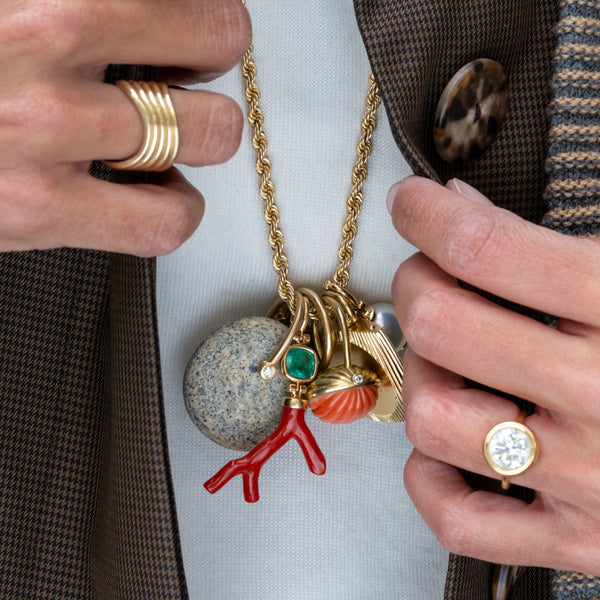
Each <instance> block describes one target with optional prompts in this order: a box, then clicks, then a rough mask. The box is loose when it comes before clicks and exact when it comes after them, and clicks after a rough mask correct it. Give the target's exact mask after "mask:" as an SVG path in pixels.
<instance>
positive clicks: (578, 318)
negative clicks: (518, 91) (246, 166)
mask: <svg viewBox="0 0 600 600" xmlns="http://www.w3.org/2000/svg"><path fill="white" fill-rule="evenodd" d="M389 206H390V207H391V208H390V212H391V214H392V219H393V222H394V225H395V227H396V229H397V230H398V232H399V233H400V234H401V235H402V236H403V237H404V238H406V239H407V240H408V241H409V242H411V243H412V244H413V245H415V246H416V247H417V248H418V249H419V250H420V251H421V252H419V253H417V254H416V255H414V256H413V257H411V258H410V259H409V260H407V261H406V262H405V263H404V264H402V265H401V266H400V268H399V269H398V271H397V274H396V277H395V279H394V282H393V295H394V304H395V308H396V311H397V315H398V319H399V321H400V324H401V326H402V328H403V331H404V333H405V335H406V338H407V340H408V343H409V347H410V350H409V351H408V353H407V356H406V365H405V382H404V385H405V388H404V398H405V402H406V414H407V417H406V433H407V436H408V437H409V439H410V441H411V442H412V443H413V444H414V446H415V450H414V452H413V454H412V455H411V457H410V459H409V461H408V463H407V465H406V468H405V473H404V479H405V484H406V488H407V490H408V492H409V494H410V496H411V498H412V500H413V501H414V503H415V505H416V507H417V509H418V510H419V512H420V513H421V515H422V516H423V518H424V519H425V521H426V522H427V523H428V525H429V526H430V527H431V529H432V530H433V532H434V533H435V534H436V536H437V537H438V539H439V540H440V542H441V543H442V545H443V546H444V547H446V548H447V549H448V550H450V551H451V552H454V553H456V554H460V555H464V556H472V557H476V558H480V559H484V560H488V561H491V562H496V563H507V564H519V565H531V566H544V567H550V568H558V569H567V570H575V571H582V572H586V573H594V574H600V546H599V545H598V540H599V539H600V461H598V456H600V436H599V435H598V431H600V402H599V401H598V398H599V395H600V377H599V376H598V373H599V371H598V365H599V364H600V312H599V311H598V306H599V302H600V284H599V283H598V282H599V281H600V246H599V245H598V244H597V243H596V241H595V240H592V239H582V238H570V237H568V236H564V235H562V234H559V233H556V232H553V231H550V230H548V229H545V228H542V227H539V226H537V225H533V224H531V223H528V222H526V221H523V220H522V219H520V218H519V217H517V216H515V215H514V214H512V213H510V212H508V211H505V210H502V209H499V208H496V207H495V206H493V205H492V203H491V202H489V201H488V200H487V199H486V198H484V197H483V196H482V195H481V194H480V193H479V192H477V191H476V190H474V189H473V188H471V187H470V186H468V185H467V184H465V183H463V182H460V181H456V180H453V181H451V182H450V183H449V184H448V186H447V187H442V186H440V185H438V184H436V183H434V182H432V181H429V180H426V179H422V178H419V177H409V178H408V179H406V180H405V181H404V182H402V183H400V184H398V185H396V186H394V188H392V190H391V191H390V197H389ZM457 279H460V280H463V281H466V282H468V283H470V284H472V285H474V286H476V287H477V288H479V289H483V290H487V291H488V292H491V293H493V294H496V295H499V296H502V297H504V298H506V299H508V300H511V301H514V302H517V303H519V304H522V305H525V306H529V307H531V308H534V309H537V310H540V311H543V312H545V313H548V314H552V315H558V316H560V320H559V322H558V327H557V329H552V328H550V327H548V326H545V325H542V324H540V323H538V322H537V321H534V320H533V319H530V318H528V317H524V316H521V315H519V314H516V313H513V312H510V311H508V310H506V309H503V308H500V307H498V306H497V305H494V304H492V303H491V302H489V301H487V300H485V299H483V298H481V297H480V296H479V295H477V294H475V293H473V292H469V291H465V290H463V289H462V288H460V287H459V286H458V284H457ZM463 378H469V379H471V380H474V381H478V382H480V383H482V384H484V385H486V386H490V387H491V388H493V389H498V390H502V391H504V392H508V393H510V394H513V395H515V396H518V397H521V398H525V399H527V400H530V401H532V402H534V403H535V404H536V405H537V409H536V412H535V414H534V415H531V416H529V417H528V418H527V420H526V424H527V425H528V426H529V427H530V428H531V429H532V430H533V431H534V433H535V434H536V436H537V439H538V443H539V446H540V448H541V451H540V458H539V460H538V462H537V463H536V464H535V465H534V466H533V467H532V468H531V469H530V470H528V471H527V472H526V473H524V474H522V475H519V476H518V478H515V479H516V480H517V481H518V483H519V484H521V485H524V486H526V487H529V488H532V489H534V490H536V491H537V495H536V499H535V501H534V502H533V503H532V504H529V505H528V504H525V503H524V502H522V501H520V500H515V499H512V498H508V497H504V496H501V495H499V494H493V493H489V492H482V491H473V490H472V489H471V488H470V487H469V486H468V485H467V484H466V483H465V481H464V479H463V478H462V477H461V475H460V474H459V472H458V470H457V467H460V468H463V469H467V470H469V471H471V472H476V473H480V474H483V475H488V476H491V477H494V476H496V477H498V476H497V475H495V474H494V473H493V472H492V471H491V469H490V467H489V466H488V465H487V463H486V462H485V459H484V457H483V452H482V446H483V440H484V438H485V435H486V434H487V432H488V431H489V430H490V429H491V428H492V427H493V426H494V425H496V424H498V423H500V422H502V421H509V420H516V418H517V416H518V414H519V411H518V409H517V407H516V406H515V405H514V404H512V403H511V402H510V401H508V400H505V399H503V398H500V397H498V396H496V395H494V394H492V393H487V392H483V391H478V390H473V389H468V388H467V387H466V385H465V383H464V380H463Z"/></svg>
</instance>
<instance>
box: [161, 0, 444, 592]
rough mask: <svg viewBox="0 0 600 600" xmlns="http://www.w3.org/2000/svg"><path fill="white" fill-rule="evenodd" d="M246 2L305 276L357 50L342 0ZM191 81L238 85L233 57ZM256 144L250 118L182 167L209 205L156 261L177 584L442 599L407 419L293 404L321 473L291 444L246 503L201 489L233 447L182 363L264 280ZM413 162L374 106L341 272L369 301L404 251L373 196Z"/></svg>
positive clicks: (277, 167) (333, 234)
mask: <svg viewBox="0 0 600 600" xmlns="http://www.w3.org/2000/svg"><path fill="white" fill-rule="evenodd" d="M248 8H249V11H250V14H251V16H252V18H253V28H254V40H255V51H254V57H255V60H256V63H257V68H258V83H259V86H260V87H261V90H262V94H263V96H262V100H261V105H262V108H263V111H264V114H265V131H266V133H267V136H268V139H269V155H270V157H271V159H272V163H273V180H274V182H275V186H276V191H277V195H276V201H277V204H278V206H279V208H280V211H281V229H282V230H283V232H284V235H285V248H286V251H287V254H288V258H289V261H290V276H291V278H292V280H293V282H294V283H295V284H297V285H307V286H309V287H312V288H313V289H317V290H318V289H321V286H322V284H323V283H324V282H325V281H326V280H327V279H329V278H330V277H331V276H332V274H333V271H334V269H335V267H336V266H337V258H336V256H337V248H338V246H339V243H340V239H341V225H342V223H343V221H344V218H345V200H346V196H347V193H348V190H349V189H350V172H351V169H352V165H353V163H354V159H355V145H356V142H357V140H358V136H359V127H360V119H361V117H362V114H363V111H364V99H365V95H366V91H367V89H368V74H369V65H368V61H367V57H366V53H365V50H364V48H363V45H362V41H361V39H360V35H359V32H358V29H357V27H356V23H355V20H354V12H353V6H352V3H351V2H349V1H347V2H323V1H322V0H305V1H304V2H303V3H301V4H298V3H291V2H278V3H274V2H273V3H269V2H264V1H262V2H261V1H259V0H249V2H248ZM202 87H204V88H208V89H211V90H215V91H220V92H223V93H226V94H228V95H230V96H232V97H233V98H235V99H236V100H237V101H238V102H240V104H243V102H244V100H243V83H242V78H241V75H240V73H239V71H238V70H237V69H236V70H234V71H233V72H231V73H229V74H227V75H226V76H225V77H223V78H221V79H219V80H217V81H215V82H212V83H211V84H210V85H205V86H202ZM243 108H244V109H245V106H244V107H243ZM254 161H255V158H254V153H253V150H252V148H251V144H250V138H249V129H248V127H247V128H246V131H245V134H244V138H243V140H242V143H241V147H240V150H239V152H238V153H237V154H236V155H235V157H234V158H233V159H231V160H230V161H229V162H228V163H227V164H225V165H221V166H217V167H208V168H203V169H183V171H184V173H185V175H186V176H187V177H188V178H189V179H190V180H191V181H192V182H193V183H194V184H195V185H196V186H197V187H198V189H199V190H200V191H201V192H202V193H203V195H204V197H205V199H206V214H205V217H204V220H203V222H202V224H201V225H200V227H199V229H198V231H197V232H196V233H195V234H194V236H193V237H192V238H191V239H190V240H189V241H188V242H187V243H186V244H184V246H183V247H182V248H180V249H179V250H178V251H177V252H175V253H173V254H172V255H170V256H168V257H164V258H161V259H159V262H158V308H159V331H160V344H161V354H162V368H163V381H164V393H165V410H166V418H167V431H168V438H169V452H170V460H171V466H172V473H173V481H174V488H175V499H176V504H177V511H178V518H179V525H180V534H181V544H182V550H183V560H184V567H185V571H186V578H187V582H188V587H189V592H190V598H191V599H192V600H200V599H202V600H220V599H223V600H225V599H227V600H236V599H240V600H242V599H243V600H259V599H260V600H263V599H278V600H282V599H283V600H301V599H306V600H320V599H322V600H351V599H357V600H359V599H360V600H364V599H370V598H382V599H392V598H401V599H407V600H433V599H435V598H442V597H443V587H444V581H445V576H446V567H447V553H446V552H445V551H444V550H443V549H442V548H441V547H440V546H439V545H438V543H437V541H436V540H435V538H434V536H433V535H432V534H431V533H430V532H429V530H428V529H427V527H426V526H425V525H424V523H423V522H422V520H421V518H420V517H419V515H418V513H417V512H416V510H415V509H414V507H413V506H412V504H411V502H410V500H409V498H408V496H407V494H406V492H405V490H404V487H403V483H402V470H403V466H404V462H405V461H406V459H407V458H408V456H409V454H410V452H411V449H412V448H411V446H410V444H409V443H408V442H407V440H406V438H405V436H404V425H403V424H391V425H390V424H380V423H375V422H372V421H370V420H367V419H365V420H362V421H359V422H357V423H354V424H352V425H340V426H332V425H327V424H325V423H321V422H320V421H318V420H317V419H316V418H315V417H314V416H313V415H311V414H307V423H308V424H309V426H310V428H311V430H312V432H313V433H314V435H315V437H316V439H317V442H318V443H319V445H320V447H321V449H322V450H323V452H324V454H325V457H326V459H327V473H326V474H325V475H323V476H320V477H319V476H315V475H313V474H312V473H310V471H309V470H308V468H307V466H306V463H305V461H304V457H303V456H302V453H301V452H300V449H299V448H298V446H297V445H296V444H294V443H290V444H288V445H287V446H285V447H284V448H283V449H281V450H280V451H279V452H278V453H277V454H275V455H274V456H273V457H272V458H271V459H270V461H269V462H268V463H267V465H266V466H265V467H264V468H263V470H262V472H261V476H260V480H259V486H260V494H261V499H260V501H259V502H258V503H256V504H252V505H250V504H246V503H245V501H244V499H243V492H242V483H241V478H239V477H238V478H235V479H234V480H232V481H231V482H229V483H228V484H227V485H226V486H225V487H224V488H223V489H222V490H221V491H220V492H218V493H217V494H215V495H214V496H211V495H210V494H208V492H206V490H205V489H204V488H203V487H202V483H203V482H204V481H205V480H207V479H208V478H210V477H211V476H212V475H214V474H215V473H216V472H217V471H218V470H219V469H220V468H221V467H222V466H223V465H224V464H225V463H226V462H228V461H229V460H231V459H232V458H235V457H237V456H239V455H240V454H239V453H237V452H234V451H232V450H227V449H225V448H222V447H220V446H217V445H216V444H214V443H213V442H211V441H210V440H208V439H207V438H205V437H204V436H203V435H202V434H201V433H200V432H199V431H198V430H197V429H196V427H195V426H194V425H193V423H192V422H191V420H190V419H189V417H188V415H187V412H186V409H185V406H184V403H183V398H182V392H181V389H182V381H183V374H184V370H185V366H186V364H187V361H188V360H189V358H190V356H191V354H192V353H193V351H194V349H195V348H196V347H197V346H198V345H199V344H200V343H201V342H202V341H203V340H204V339H205V338H206V337H207V336H208V335H209V334H210V333H211V332H212V331H213V330H215V329H217V328H219V327H220V326H221V325H223V324H225V323H226V322H228V321H230V320H232V319H235V318H240V317H243V316H252V315H264V313H265V311H266V310H267V308H268V307H269V306H270V305H271V304H272V302H273V301H274V300H275V299H276V297H277V294H276V285H277V276H276V274H275V272H274V270H273V268H272V265H271V260H272V254H271V249H270V247H269V245H268V241H267V226H266V224H265V223H264V220H263V205H262V200H261V199H260V196H259V195H258V176H257V175H256V172H255V170H254ZM409 173H410V170H409V168H408V166H407V165H406V163H405V162H404V160H403V159H402V157H401V155H400V153H399V151H398V149H397V147H396V146H395V144H394V141H393V139H392V136H391V132H390V130H389V126H388V124H387V121H386V118H385V114H384V109H383V107H381V108H380V111H379V127H378V129H377V131H376V133H375V139H374V149H373V155H372V158H371V163H370V167H369V179H368V181H367V183H366V185H365V188H364V195H365V202H364V208H363V211H362V213H361V215H360V217H359V231H358V237H357V240H356V243H355V257H354V260H353V262H352V265H351V279H350V285H349V290H350V291H351V292H352V293H353V294H355V295H356V296H357V297H359V298H361V299H363V300H365V301H367V302H369V303H373V302H377V301H390V284H391V281H392V277H393V275H394V272H395V270H396V268H397V266H398V265H399V264H400V262H402V261H403V260H404V259H405V258H407V257H408V256H409V255H410V254H411V253H412V252H413V251H414V249H413V248H411V247H410V246H409V245H408V244H407V243H406V242H405V241H404V240H402V239H401V238H400V237H399V235H398V234H397V233H396V232H395V230H394V229H393V227H392V225H391V221H390V218H389V215H388V214H387V210H386V207H385V196H386V192H387V190H388V189H389V187H390V186H391V185H392V184H393V183H394V182H395V181H397V180H399V179H401V178H402V177H405V176H406V175H408V174H409Z"/></svg>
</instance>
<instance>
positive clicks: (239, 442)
mask: <svg viewBox="0 0 600 600" xmlns="http://www.w3.org/2000/svg"><path fill="white" fill-rule="evenodd" d="M286 333H287V327H286V326H285V325H283V324H282V323H279V322H278V321H275V320H273V319H267V318H266V317H248V318H243V319H239V320H238V321H233V322H231V323H228V324H227V325H225V326H224V327H222V328H221V329H219V330H218V331H216V332H215V333H213V334H212V335H211V336H210V337H209V338H208V339H206V340H205V341H204V342H203V343H202V344H201V345H200V347H199V348H198V349H197V350H196V352H195V353H194V355H193V356H192V358H191V360H190V362H189V364H188V366H187V369H186V372H185V377H184V382H183V396H184V400H185V405H186V408H187V410H188V413H189V415H190V417H191V418H192V421H193V422H194V423H195V424H196V426H197V427H198V429H200V431H201V432H202V433H203V434H204V435H206V436H207V437H208V438H209V439H211V440H213V441H214V442H216V443H217V444H220V445H221V446H225V447H226V448H231V449H233V450H251V449H252V448H253V447H254V446H255V445H256V444H258V443H259V442H260V441H262V440H263V439H264V438H266V437H267V436H269V435H270V434H271V433H272V432H273V431H275V429H276V428H277V425H278V424H279V419H280V416H281V400H282V399H283V397H284V396H285V395H286V394H287V391H288V386H289V382H287V381H286V380H285V379H284V378H283V377H282V376H281V375H280V374H279V373H278V374H277V375H276V377H275V378H274V379H272V380H270V381H265V380H264V379H262V378H261V377H260V375H259V374H258V365H259V364H260V363H261V362H262V361H264V360H268V359H269V358H271V356H273V354H275V352H276V350H277V349H278V348H279V346H280V344H281V343H282V341H283V338H284V337H285V334H286Z"/></svg>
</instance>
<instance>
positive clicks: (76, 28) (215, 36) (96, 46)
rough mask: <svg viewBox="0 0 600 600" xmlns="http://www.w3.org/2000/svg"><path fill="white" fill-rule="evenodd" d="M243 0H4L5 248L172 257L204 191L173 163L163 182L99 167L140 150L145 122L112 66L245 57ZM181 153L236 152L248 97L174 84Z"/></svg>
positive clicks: (180, 67)
mask: <svg viewBox="0 0 600 600" xmlns="http://www.w3.org/2000/svg"><path fill="white" fill-rule="evenodd" d="M251 35H252V34H251V26H250V19H249V16H248V13H247V11H246V9H245V8H244V7H243V6H242V5H241V3H240V2H239V0H169V2H164V1H163V0H106V1H103V2H96V1H95V0H63V1H60V2H59V1H51V0H37V1H33V0H4V1H3V2H2V3H0V63H2V72H3V74H4V75H3V82H2V90H1V91H0V251H8V250H29V249H47V248H55V247H60V246H74V247H78V246H83V247H87V248H94V249H100V250H111V251H116V252H125V253H130V254H135V255H139V256H154V255H161V254H166V253H168V252H170V251H172V250H174V249H175V248H177V247H178V246H179V245H181V244H182V243H183V242H184V241H185V240H186V239H187V238H188V237H189V236H190V235H191V234H192V233H193V231H194V230H195V229H196V227H197V226H198V224H199V222H200V220H201V218H202V214H203V209H204V201H203V199H202V196H201V194H200V192H198V191H196V190H195V189H194V188H193V187H192V186H191V185H190V184H189V183H188V182H186V181H185V179H184V178H183V177H182V176H181V174H180V173H179V172H178V171H177V170H175V169H171V170H169V171H167V172H166V173H164V174H161V175H157V176H155V177H154V179H153V183H152V184H144V185H119V184H114V183H107V182H104V181H99V180H97V179H94V178H92V177H91V176H90V175H89V174H88V170H89V166H90V163H91V161H92V160H94V159H121V158H126V157H128V156H130V155H132V154H134V153H135V152H136V150H137V149H138V148H139V146H140V144H141V142H142V139H143V126H142V121H141V119H140V117H139V115H138V113H137V111H136V109H135V107H134V106H133V104H132V103H131V102H130V101H129V100H128V99H127V98H126V96H125V95H124V94H123V93H122V92H121V91H120V90H119V89H117V88H115V87H114V86H111V85H108V84H104V83H103V82H102V80H103V75H104V70H105V68H106V67H107V66H108V64H110V63H115V64H151V65H155V66H159V67H161V68H164V72H163V77H162V79H163V80H166V81H168V82H169V83H172V84H181V83H190V82H194V81H200V80H205V79H208V78H211V77H214V76H216V74H218V73H223V72H225V71H227V70H229V69H230V68H232V67H233V66H234V65H235V64H237V63H238V62H239V60H240V59H241V57H242V56H243V53H244V52H245V50H246V49H247V48H248V46H249V44H250V41H251ZM171 95H172V99H173V104H174V106H175V111H176V114H177V118H178V123H179V126H180V132H181V146H180V151H179V154H178V156H177V159H176V162H178V163H180V164H186V165H191V166H201V165H209V164H216V163H219V162H223V161H225V160H227V159H228V158H230V157H231V156H232V155H233V154H234V153H235V151H236V150H237V148H238V146H239V143H240V140H241V132H242V126H243V115H242V112H241V109H240V108H239V106H238V105H237V104H236V103H235V102H234V101H233V100H231V99H229V98H227V97H225V96H221V95H218V94H213V93H208V92H204V91H188V90H183V89H173V90H172V92H171Z"/></svg>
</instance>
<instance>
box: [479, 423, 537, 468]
mask: <svg viewBox="0 0 600 600" xmlns="http://www.w3.org/2000/svg"><path fill="white" fill-rule="evenodd" d="M488 450H489V456H490V458H491V459H492V461H493V462H494V463H495V464H496V465H497V466H498V467H500V468H501V469H505V470H508V471H516V470H518V469H522V468H523V467H524V466H525V465H526V464H527V463H528V461H529V460H530V458H531V450H532V448H531V440H530V438H529V436H528V435H527V434H526V433H525V432H524V431H521V430H520V429H517V428H516V427H503V428H502V429H500V430H498V431H496V433H495V434H494V435H493V436H492V438H491V439H490V441H489V443H488Z"/></svg>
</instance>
